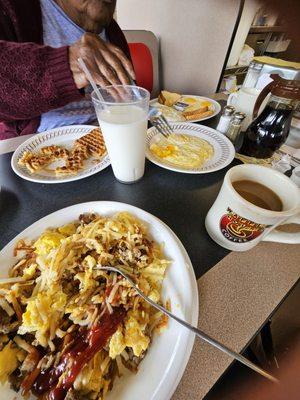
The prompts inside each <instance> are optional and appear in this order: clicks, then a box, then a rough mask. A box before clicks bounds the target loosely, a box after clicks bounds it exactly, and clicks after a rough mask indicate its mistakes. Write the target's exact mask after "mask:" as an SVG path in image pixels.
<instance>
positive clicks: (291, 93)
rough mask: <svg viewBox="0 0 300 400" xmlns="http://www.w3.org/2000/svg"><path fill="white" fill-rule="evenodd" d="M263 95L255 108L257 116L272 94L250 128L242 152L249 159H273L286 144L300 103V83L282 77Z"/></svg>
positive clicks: (275, 79) (246, 133)
mask: <svg viewBox="0 0 300 400" xmlns="http://www.w3.org/2000/svg"><path fill="white" fill-rule="evenodd" d="M271 78H273V79H274V81H273V82H271V83H270V84H269V85H267V86H266V87H265V88H264V89H263V90H262V91H261V93H260V95H259V96H258V98H257V101H256V103H255V106H254V112H253V116H254V118H255V117H256V116H257V112H258V110H259V107H260V105H261V103H262V102H263V100H264V99H265V97H266V96H267V94H268V93H270V92H271V97H270V99H269V101H268V103H267V105H266V108H265V109H264V111H263V112H262V113H261V114H260V116H259V117H258V118H256V119H255V120H254V121H253V122H252V123H251V124H250V125H249V127H248V129H247V130H246V132H245V134H244V140H243V145H242V147H241V150H240V153H241V154H244V155H246V156H249V157H256V158H269V157H271V156H272V155H273V153H274V152H275V151H276V150H277V149H279V147H280V146H282V145H283V143H284V142H285V141H286V139H287V137H288V134H289V131H290V126H291V120H292V116H293V110H294V109H295V108H296V106H297V103H298V102H299V100H300V81H295V80H286V79H283V78H281V77H280V76H279V75H271Z"/></svg>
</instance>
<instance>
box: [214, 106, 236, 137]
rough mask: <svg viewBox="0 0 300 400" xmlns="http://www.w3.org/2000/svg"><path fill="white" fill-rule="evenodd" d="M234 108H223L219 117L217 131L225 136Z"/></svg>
mask: <svg viewBox="0 0 300 400" xmlns="http://www.w3.org/2000/svg"><path fill="white" fill-rule="evenodd" d="M234 112H235V108H234V107H232V106H225V107H224V109H223V113H222V115H221V118H220V121H219V124H218V126H217V131H219V132H221V133H224V134H226V133H227V131H228V128H229V124H230V120H231V118H232V115H233V113H234Z"/></svg>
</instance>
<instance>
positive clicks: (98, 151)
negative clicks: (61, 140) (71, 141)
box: [75, 128, 106, 157]
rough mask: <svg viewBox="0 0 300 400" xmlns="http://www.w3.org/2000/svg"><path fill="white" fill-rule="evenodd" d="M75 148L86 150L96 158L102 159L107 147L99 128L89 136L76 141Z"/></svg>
mask: <svg viewBox="0 0 300 400" xmlns="http://www.w3.org/2000/svg"><path fill="white" fill-rule="evenodd" d="M75 148H77V149H78V148H81V149H83V148H86V149H87V152H88V153H89V154H91V155H92V156H94V157H101V156H102V155H103V154H105V153H106V147H105V143H104V139H103V136H102V132H101V130H100V129H99V128H95V129H93V130H92V131H91V132H90V133H88V134H87V135H84V136H82V137H81V138H79V139H77V140H76V141H75Z"/></svg>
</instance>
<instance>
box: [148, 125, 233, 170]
mask: <svg viewBox="0 0 300 400" xmlns="http://www.w3.org/2000/svg"><path fill="white" fill-rule="evenodd" d="M171 126H172V128H173V130H174V132H175V133H180V134H184V135H189V136H196V137H198V138H200V139H204V140H206V141H207V142H208V143H209V144H211V145H212V146H213V148H214V155H213V157H212V158H211V159H210V160H207V161H206V162H205V163H204V165H203V166H202V167H199V168H182V167H179V166H177V165H175V164H172V163H171V162H169V161H166V160H164V159H163V158H159V157H157V156H156V155H155V154H153V153H152V151H151V150H150V146H151V145H152V144H153V143H155V142H157V141H158V140H160V139H161V137H162V136H161V134H160V133H159V132H158V131H157V130H156V128H155V127H152V128H150V129H148V132H147V139H146V143H147V145H146V157H147V158H148V160H150V161H152V162H153V163H154V164H156V165H159V166H160V167H162V168H166V169H169V170H171V171H176V172H183V173H185V174H207V173H209V172H214V171H218V170H219V169H222V168H225V167H226V166H227V165H229V164H230V163H231V161H232V160H233V159H234V156H235V149H234V146H233V144H232V143H231V141H230V140H229V139H228V138H227V137H226V136H225V135H223V134H222V133H220V132H218V131H216V130H215V129H212V128H208V127H207V126H204V125H197V124H190V123H189V124H187V123H182V122H180V123H179V122H178V123H171Z"/></svg>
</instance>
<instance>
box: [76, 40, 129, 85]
mask: <svg viewBox="0 0 300 400" xmlns="http://www.w3.org/2000/svg"><path fill="white" fill-rule="evenodd" d="M80 57H81V58H82V59H83V61H84V62H85V64H86V66H87V68H88V69H89V71H90V73H91V75H92V77H93V78H94V80H95V82H96V84H98V85H99V86H108V85H130V84H131V83H132V82H131V81H132V80H135V73H134V70H133V66H132V64H131V62H130V61H129V60H128V58H127V57H126V56H125V54H124V53H123V51H122V50H121V49H119V48H118V47H117V46H115V45H113V44H111V43H107V42H105V41H104V40H102V39H101V38H100V37H99V36H98V35H95V34H93V33H85V34H84V35H83V36H82V37H81V38H80V39H79V40H78V41H77V42H75V43H74V44H72V45H71V46H70V48H69V62H70V68H71V71H72V74H73V78H74V82H75V85H76V86H77V88H78V89H82V88H84V87H85V86H87V85H88V84H89V82H88V79H87V77H86V75H85V73H84V72H83V71H82V69H81V68H80V66H79V64H78V58H80Z"/></svg>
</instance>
